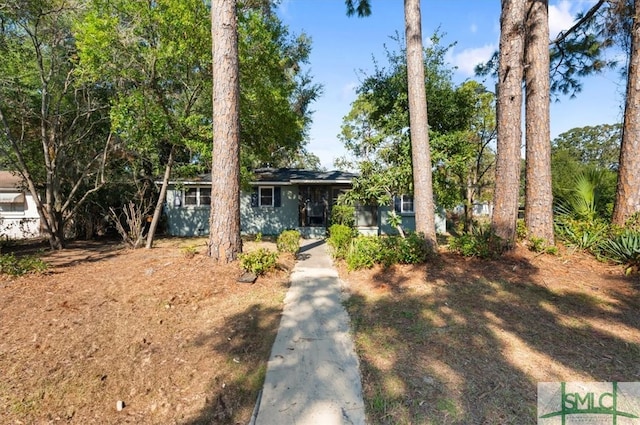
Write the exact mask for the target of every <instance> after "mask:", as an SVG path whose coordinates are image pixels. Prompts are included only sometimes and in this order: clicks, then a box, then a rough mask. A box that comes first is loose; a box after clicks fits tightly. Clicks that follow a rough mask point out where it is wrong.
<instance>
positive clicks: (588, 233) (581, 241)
mask: <svg viewBox="0 0 640 425" xmlns="http://www.w3.org/2000/svg"><path fill="white" fill-rule="evenodd" d="M608 229H609V226H608V225H607V223H605V222H604V221H602V220H593V221H584V220H577V219H573V218H567V217H560V218H556V221H555V231H556V235H557V236H558V238H559V239H560V240H562V241H563V242H565V243H566V244H567V245H569V246H573V247H575V248H577V249H582V250H593V249H595V248H597V247H598V245H599V244H600V243H601V242H602V241H603V240H604V239H605V238H606V236H607V231H608Z"/></svg>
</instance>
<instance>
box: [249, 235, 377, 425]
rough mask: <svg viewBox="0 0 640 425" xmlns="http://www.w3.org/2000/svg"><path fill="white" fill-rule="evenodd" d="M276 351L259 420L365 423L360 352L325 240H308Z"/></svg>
mask: <svg viewBox="0 0 640 425" xmlns="http://www.w3.org/2000/svg"><path fill="white" fill-rule="evenodd" d="M299 257H300V260H299V261H298V262H297V263H296V266H295V267H294V269H293V273H292V275H291V287H290V288H289V291H288V292H287V295H286V297H285V307H284V311H283V314H282V319H281V322H280V328H279V329H278V335H277V336H276V340H275V342H274V344H273V348H272V350H271V357H270V359H269V363H268V366H267V376H266V378H265V383H264V389H263V390H262V397H261V400H258V405H257V409H256V412H257V415H254V417H253V419H252V423H255V424H256V425H289V424H296V425H312V424H313V425H317V424H321V425H334V424H336V425H337V424H341V425H342V424H364V423H365V415H364V403H363V401H362V384H361V380H360V370H359V364H358V357H357V356H356V353H355V347H354V344H353V340H352V338H351V333H350V329H349V316H348V315H347V312H346V311H345V309H344V307H343V306H342V300H343V296H342V284H341V281H340V279H339V278H338V272H337V271H336V270H335V269H334V268H333V265H332V261H331V258H330V256H329V253H328V248H327V246H326V244H325V243H324V241H318V240H305V241H303V245H302V247H301V250H300V254H299Z"/></svg>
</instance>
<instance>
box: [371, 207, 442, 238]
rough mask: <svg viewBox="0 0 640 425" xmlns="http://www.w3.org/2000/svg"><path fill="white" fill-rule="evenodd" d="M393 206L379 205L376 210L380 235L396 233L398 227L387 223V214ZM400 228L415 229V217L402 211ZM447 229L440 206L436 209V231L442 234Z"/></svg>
mask: <svg viewBox="0 0 640 425" xmlns="http://www.w3.org/2000/svg"><path fill="white" fill-rule="evenodd" d="M392 211H393V208H390V207H380V208H379V210H378V226H379V228H380V234H381V235H397V234H398V229H396V228H395V227H393V226H391V225H390V224H389V216H390V215H391V212H392ZM400 215H401V217H402V228H403V229H404V230H407V231H414V230H415V229H416V217H415V214H412V213H402V214H400ZM446 231H447V221H446V216H445V212H444V210H442V209H441V208H439V209H437V210H436V233H438V234H444V233H446Z"/></svg>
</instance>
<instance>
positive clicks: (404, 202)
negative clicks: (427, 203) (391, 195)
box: [400, 195, 413, 213]
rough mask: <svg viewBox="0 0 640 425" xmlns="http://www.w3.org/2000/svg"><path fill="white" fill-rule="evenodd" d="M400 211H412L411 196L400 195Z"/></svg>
mask: <svg viewBox="0 0 640 425" xmlns="http://www.w3.org/2000/svg"><path fill="white" fill-rule="evenodd" d="M400 212H401V213H412V212H413V196H410V195H402V198H401V201H400Z"/></svg>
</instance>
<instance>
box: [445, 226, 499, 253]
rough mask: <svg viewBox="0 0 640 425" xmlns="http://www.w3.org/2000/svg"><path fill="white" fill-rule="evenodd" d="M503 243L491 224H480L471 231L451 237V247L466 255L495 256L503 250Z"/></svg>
mask: <svg viewBox="0 0 640 425" xmlns="http://www.w3.org/2000/svg"><path fill="white" fill-rule="evenodd" d="M502 247H503V243H502V241H501V240H500V238H499V237H498V236H497V235H496V234H495V233H494V232H493V231H492V230H491V228H490V227H489V226H480V227H476V228H474V229H473V231H472V232H471V233H464V234H462V235H460V236H457V237H451V238H449V249H451V250H452V251H454V252H457V253H458V254H460V255H463V256H465V257H480V258H494V257H496V256H498V255H499V254H500V253H501V251H502Z"/></svg>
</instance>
